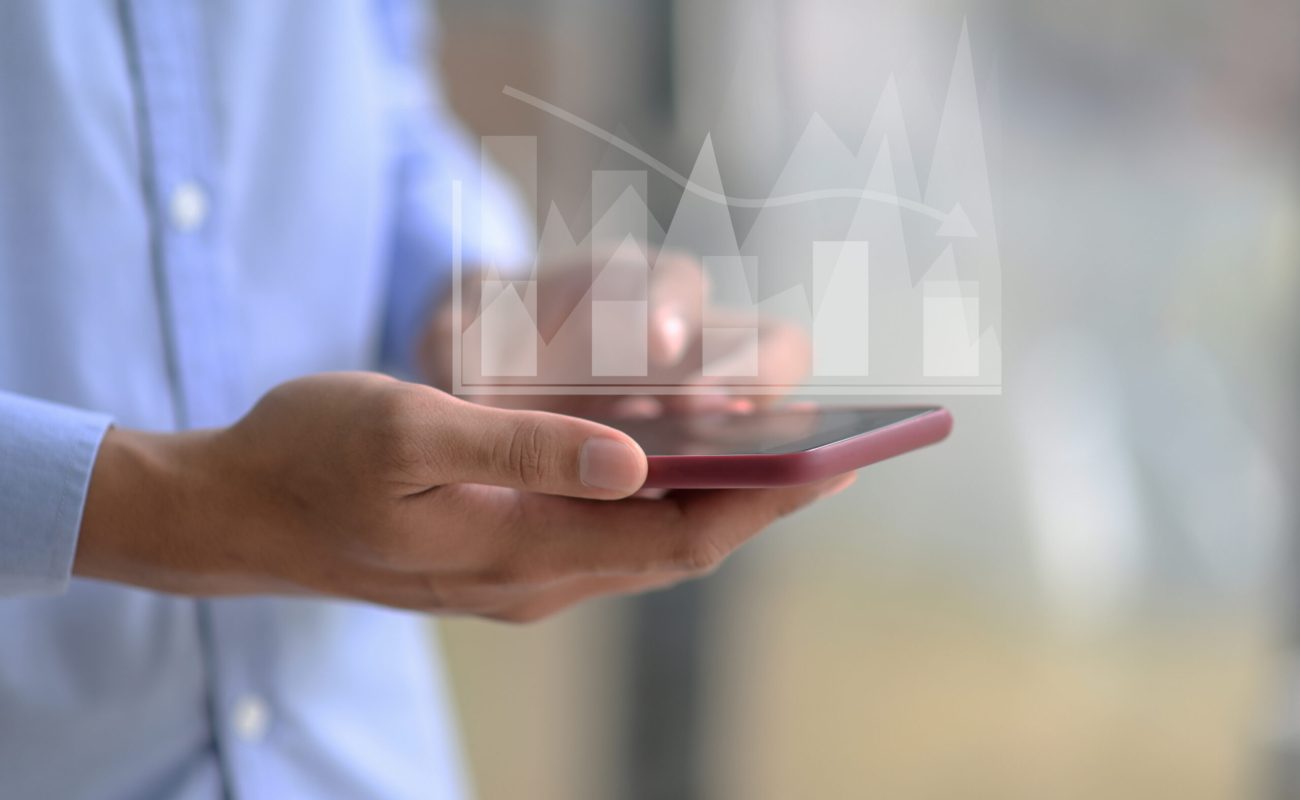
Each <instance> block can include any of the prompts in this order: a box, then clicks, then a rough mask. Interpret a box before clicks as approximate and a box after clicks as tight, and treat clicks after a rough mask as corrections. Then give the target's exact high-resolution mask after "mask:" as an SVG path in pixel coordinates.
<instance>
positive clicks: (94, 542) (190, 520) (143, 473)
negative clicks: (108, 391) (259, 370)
mask: <svg viewBox="0 0 1300 800" xmlns="http://www.w3.org/2000/svg"><path fill="white" fill-rule="evenodd" d="M205 435H206V434H204V433H202V432H199V433H185V434H156V433H146V432H142V431H133V430H128V429H123V428H110V429H109V430H108V432H107V433H106V434H105V435H104V440H103V442H102V443H101V444H100V448H99V454H98V456H97V457H96V459H95V465H94V467H93V469H92V471H91V477H90V486H89V489H88V491H87V494H86V505H85V509H84V511H83V513H82V522H81V531H80V535H79V537H78V541H77V551H76V554H75V557H74V560H73V567H72V570H73V573H74V574H75V575H78V576H81V577H88V578H98V579H103V580H111V581H116V582H121V583H129V584H133V585H137V586H146V587H149V588H158V589H172V590H177V591H180V590H183V587H179V586H173V585H171V584H172V582H173V581H174V580H175V579H176V578H177V577H179V575H178V573H183V572H184V569H183V565H184V563H185V562H186V560H187V559H188V558H189V555H190V553H189V550H190V549H191V548H190V547H189V546H188V543H187V540H188V539H190V538H192V537H191V536H189V535H187V534H192V533H193V532H194V528H195V525H194V514H193V513H192V509H193V507H194V505H195V500H196V499H197V498H199V497H202V495H203V494H204V491H203V487H202V483H203V481H202V480H200V479H199V475H200V474H201V473H202V469H201V468H200V467H199V462H200V461H201V459H199V458H198V457H197V453H196V450H198V448H197V447H196V445H197V444H198V443H199V440H200V439H201V438H202V437H203V436H205Z"/></svg>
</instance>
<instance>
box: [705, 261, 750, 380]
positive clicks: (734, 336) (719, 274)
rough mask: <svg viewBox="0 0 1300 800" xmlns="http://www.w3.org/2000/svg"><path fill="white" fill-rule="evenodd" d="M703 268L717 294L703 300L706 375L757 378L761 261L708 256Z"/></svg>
mask: <svg viewBox="0 0 1300 800" xmlns="http://www.w3.org/2000/svg"><path fill="white" fill-rule="evenodd" d="M703 266H704V274H705V275H706V276H708V279H709V283H710V284H712V287H713V291H712V296H710V295H709V294H708V293H707V290H706V294H705V295H704V296H703V297H701V298H700V302H701V304H702V308H703V326H702V330H701V333H700V344H701V349H702V355H703V367H702V372H703V374H704V376H705V377H708V378H756V377H758V345H759V342H758V303H757V302H756V295H757V291H756V289H757V287H756V283H757V280H758V259H757V258H754V257H752V256H705V257H704V258H703ZM716 301H720V302H716Z"/></svg>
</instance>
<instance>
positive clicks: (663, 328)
mask: <svg viewBox="0 0 1300 800" xmlns="http://www.w3.org/2000/svg"><path fill="white" fill-rule="evenodd" d="M651 258H652V259H653V260H654V266H653V269H652V270H650V272H649V282H648V286H647V287H646V288H647V289H648V294H647V296H648V306H649V307H648V326H649V327H648V332H647V333H648V338H647V362H648V363H647V375H646V376H645V377H644V378H619V379H618V380H619V382H621V383H626V384H629V385H632V386H635V385H636V384H639V383H640V384H646V385H651V386H655V385H657V386H664V385H669V386H689V387H693V389H694V390H695V391H694V392H692V393H690V394H680V395H666V396H660V397H652V396H649V395H648V394H636V393H633V394H630V395H622V396H618V395H613V396H611V395H603V396H602V395H594V394H592V395H583V394H581V393H579V394H575V395H571V396H570V395H565V396H559V395H539V396H525V395H518V394H504V393H503V394H496V395H475V396H474V398H473V399H475V400H476V401H479V402H485V403H490V404H492V405H495V406H499V407H513V408H541V409H546V410H551V411H560V412H564V413H570V414H582V415H613V416H618V415H619V414H620V413H633V414H636V415H639V416H649V415H653V414H656V413H658V412H660V411H662V410H664V409H665V408H667V409H669V410H674V411H694V410H703V409H712V410H717V409H720V408H726V407H733V408H736V407H739V408H748V407H753V406H755V405H764V404H767V403H770V402H772V401H774V400H776V399H777V397H778V395H776V394H770V393H759V392H757V391H755V392H746V391H745V390H744V386H745V385H746V384H762V385H765V386H769V387H770V386H795V385H798V384H799V383H800V382H802V381H803V379H804V378H805V377H806V376H807V374H808V370H809V366H810V364H811V346H810V343H809V340H808V336H807V334H806V333H805V332H804V331H803V330H802V329H801V328H799V327H798V326H796V325H793V324H789V323H786V322H783V321H780V320H776V319H758V320H757V326H758V337H757V343H756V344H755V343H754V342H753V341H752V340H748V339H745V338H743V337H737V338H736V341H735V342H734V343H732V344H731V345H730V346H725V347H722V348H719V349H720V350H721V352H715V353H710V355H711V357H712V358H711V360H710V364H709V366H711V367H713V369H711V370H708V371H711V372H713V373H715V374H732V373H734V372H735V370H730V369H727V368H725V362H726V361H729V360H735V361H738V362H740V363H745V364H755V363H756V364H757V366H758V374H757V375H754V376H751V377H737V378H713V377H709V376H707V375H705V374H704V373H705V372H706V370H705V366H706V365H705V363H704V361H705V359H704V348H703V331H704V323H705V319H706V317H707V318H708V320H709V324H710V325H711V326H714V327H715V328H727V327H735V328H737V329H739V328H744V327H752V326H753V325H754V324H755V320H754V319H753V318H752V317H748V318H747V317H744V316H743V315H741V314H739V313H738V312H736V311H729V310H727V309H723V308H718V307H716V306H712V305H710V304H709V303H708V301H707V300H706V298H707V296H708V294H709V291H708V281H707V277H706V275H705V274H704V271H703V270H702V269H701V267H700V264H699V262H698V261H697V260H696V259H694V258H691V257H689V256H686V255H683V254H680V253H672V252H666V251H662V252H659V253H655V254H652V255H651ZM611 259H614V260H615V263H616V257H613V256H611ZM616 266H617V263H616ZM622 266H623V267H626V266H627V265H622ZM641 268H644V265H641ZM639 271H640V270H639V269H622V268H616V269H615V270H614V271H613V277H615V278H616V279H617V278H618V277H620V276H622V277H625V278H626V277H628V276H634V275H636V274H637V273H638V272H639ZM541 275H542V277H541V279H540V285H539V287H538V289H537V298H538V300H537V302H538V308H537V318H536V321H535V323H534V322H532V321H528V322H526V323H523V324H526V325H527V326H528V329H521V330H520V331H519V332H518V333H517V334H514V335H500V334H499V335H498V336H497V337H495V340H494V341H483V338H482V336H481V332H479V331H478V328H477V327H476V325H475V323H476V321H477V320H478V315H479V310H480V302H479V297H480V291H481V288H482V283H481V281H480V280H479V277H478V276H477V275H474V274H470V275H467V276H466V280H465V281H464V286H463V291H462V300H461V303H462V310H463V313H462V315H461V327H462V333H463V334H464V336H463V337H462V340H463V347H464V350H463V353H462V356H463V357H462V359H461V369H462V370H463V373H462V377H465V378H467V379H469V380H471V381H477V380H480V379H482V380H485V381H486V382H488V383H491V384H497V383H507V384H508V383H523V384H527V383H530V382H531V383H540V384H542V385H546V384H550V385H581V384H584V383H590V382H592V381H593V377H592V375H591V372H590V370H591V352H592V342H591V296H590V290H591V286H592V265H591V263H590V262H589V261H583V262H574V263H572V264H569V265H567V266H549V267H547V268H545V269H543V270H542V272H541ZM632 279H633V280H635V278H632ZM605 285H606V287H607V288H608V287H609V285H610V284H609V282H608V281H606V283H605ZM615 289H617V287H615ZM448 294H449V295H450V293H448ZM451 303H452V300H451V297H448V298H447V299H446V300H445V301H444V302H443V304H442V306H441V307H440V309H439V310H438V312H437V313H436V314H435V315H434V321H433V324H432V325H431V326H430V327H429V329H428V331H427V333H426V336H425V338H424V340H423V343H422V353H423V356H422V361H423V366H424V368H425V373H426V376H427V377H428V379H429V380H430V381H431V382H432V383H433V384H434V385H436V386H443V387H448V386H450V385H451V384H452V373H451V370H452V358H451V357H450V356H451V349H452V346H453V340H454V337H453V336H452V330H453V325H454V315H453V313H452V307H451ZM729 318H730V319H732V320H733V322H732V325H731V326H729V325H728V324H727V322H728V319H729ZM534 328H535V330H536V332H537V333H540V334H541V338H542V341H543V342H544V346H543V347H541V348H540V353H539V358H538V364H537V375H538V377H537V378H536V379H523V380H512V379H509V378H505V379H502V378H490V377H488V378H483V376H479V375H478V374H477V370H478V367H479V354H480V352H481V350H482V349H483V348H492V347H494V346H495V347H503V348H515V347H517V344H516V343H517V342H519V341H527V340H530V339H531V338H532V336H533V333H534ZM721 333H722V332H721V331H719V332H717V333H715V335H720V334H721ZM755 347H757V352H753V350H754V348H755ZM724 384H731V385H733V386H739V387H741V388H740V389H739V390H736V389H733V390H731V394H730V396H728V393H726V392H724V391H723V390H722V389H721V388H719V389H717V390H712V391H711V387H720V386H722V385H724Z"/></svg>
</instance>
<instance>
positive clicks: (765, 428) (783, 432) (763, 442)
mask: <svg viewBox="0 0 1300 800" xmlns="http://www.w3.org/2000/svg"><path fill="white" fill-rule="evenodd" d="M935 410H937V409H936V408H935V407H932V406H912V407H907V408H793V409H773V410H768V411H756V412H754V413H751V414H729V413H720V412H714V413H705V414H681V415H666V416H662V417H655V418H649V419H619V420H600V421H601V422H603V423H605V424H607V425H609V426H610V427H613V428H618V429H619V430H621V431H624V432H626V433H627V434H628V435H629V436H631V437H632V438H633V439H635V440H636V441H637V443H638V444H640V445H641V448H642V449H643V450H645V452H646V455H649V456H722V455H759V454H762V455H779V454H781V453H796V452H801V451H804V450H811V449H813V448H816V447H821V446H823V445H827V444H831V443H832V442H837V441H840V440H841V439H848V438H851V437H853V436H857V435H859V434H863V433H867V432H869V431H874V430H878V429H880V428H884V427H886V426H888V425H894V424H896V423H899V422H902V421H904V420H907V419H911V418H912V417H917V416H921V415H922V414H928V413H930V412H932V411H935Z"/></svg>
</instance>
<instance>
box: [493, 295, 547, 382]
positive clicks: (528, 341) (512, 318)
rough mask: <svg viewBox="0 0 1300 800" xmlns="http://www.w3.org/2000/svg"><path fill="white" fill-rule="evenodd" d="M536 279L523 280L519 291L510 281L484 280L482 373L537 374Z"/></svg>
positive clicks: (519, 376) (520, 375) (521, 376)
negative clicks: (522, 285)
mask: <svg viewBox="0 0 1300 800" xmlns="http://www.w3.org/2000/svg"><path fill="white" fill-rule="evenodd" d="M536 319H537V282H536V281H527V282H526V283H525V284H524V289H523V295H522V296H521V294H520V291H519V287H517V286H515V285H514V284H512V283H511V282H510V281H500V280H484V281H483V282H482V296H481V301H480V309H479V325H480V328H481V330H482V342H483V345H482V350H481V352H480V354H479V358H480V363H479V366H480V368H481V370H482V374H483V376H484V377H490V378H533V377H536V376H537V346H538V338H539V337H538V335H537V323H536Z"/></svg>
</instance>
